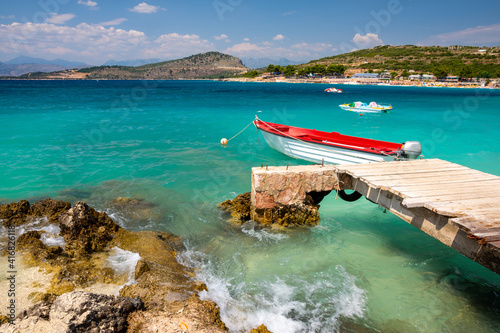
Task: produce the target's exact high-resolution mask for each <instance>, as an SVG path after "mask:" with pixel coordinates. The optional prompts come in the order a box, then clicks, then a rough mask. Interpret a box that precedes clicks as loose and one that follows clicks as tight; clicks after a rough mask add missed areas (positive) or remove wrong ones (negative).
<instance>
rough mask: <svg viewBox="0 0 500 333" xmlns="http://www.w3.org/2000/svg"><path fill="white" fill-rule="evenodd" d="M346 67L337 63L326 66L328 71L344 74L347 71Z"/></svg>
mask: <svg viewBox="0 0 500 333" xmlns="http://www.w3.org/2000/svg"><path fill="white" fill-rule="evenodd" d="M346 69H347V68H346V67H345V66H344V65H336V64H330V65H328V67H327V68H326V73H331V74H333V73H338V74H344V72H345V71H346Z"/></svg>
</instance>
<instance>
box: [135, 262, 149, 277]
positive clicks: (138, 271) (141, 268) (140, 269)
mask: <svg viewBox="0 0 500 333" xmlns="http://www.w3.org/2000/svg"><path fill="white" fill-rule="evenodd" d="M149 270H150V268H149V265H148V264H147V263H146V262H145V261H144V260H139V261H138V262H137V265H135V275H134V279H136V280H137V279H138V278H139V277H140V276H141V275H142V274H144V273H145V272H147V271H149Z"/></svg>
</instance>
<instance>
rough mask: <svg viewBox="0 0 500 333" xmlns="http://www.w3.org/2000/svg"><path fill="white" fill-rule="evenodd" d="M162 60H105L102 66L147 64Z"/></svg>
mask: <svg viewBox="0 0 500 333" xmlns="http://www.w3.org/2000/svg"><path fill="white" fill-rule="evenodd" d="M160 61H162V60H161V59H155V58H152V59H134V60H120V61H117V60H113V59H111V60H108V61H106V62H105V63H104V64H103V66H132V67H136V66H142V65H147V64H154V63H156V62H160Z"/></svg>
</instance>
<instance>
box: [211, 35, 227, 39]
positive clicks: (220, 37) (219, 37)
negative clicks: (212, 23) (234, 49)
mask: <svg viewBox="0 0 500 333" xmlns="http://www.w3.org/2000/svg"><path fill="white" fill-rule="evenodd" d="M214 38H215V40H223V39H227V35H226V34H222V35H219V36H214Z"/></svg>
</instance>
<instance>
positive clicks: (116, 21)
mask: <svg viewBox="0 0 500 333" xmlns="http://www.w3.org/2000/svg"><path fill="white" fill-rule="evenodd" d="M125 21H127V19H126V18H117V19H114V20H111V21H106V22H101V23H98V24H97V25H100V26H103V27H106V26H110V25H120V24H122V23H123V22H125Z"/></svg>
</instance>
